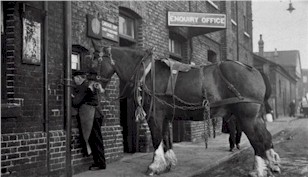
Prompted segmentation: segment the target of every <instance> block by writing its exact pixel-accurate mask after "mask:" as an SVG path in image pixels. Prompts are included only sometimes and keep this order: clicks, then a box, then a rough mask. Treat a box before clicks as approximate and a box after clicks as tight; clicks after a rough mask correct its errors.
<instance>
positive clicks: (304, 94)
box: [302, 69, 308, 99]
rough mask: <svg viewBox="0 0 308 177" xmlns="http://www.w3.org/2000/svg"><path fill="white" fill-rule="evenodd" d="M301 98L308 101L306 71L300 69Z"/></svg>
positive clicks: (307, 76) (307, 71)
mask: <svg viewBox="0 0 308 177" xmlns="http://www.w3.org/2000/svg"><path fill="white" fill-rule="evenodd" d="M302 82H303V87H302V89H303V92H302V93H303V97H307V99H308V69H302Z"/></svg>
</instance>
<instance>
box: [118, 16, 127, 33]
mask: <svg viewBox="0 0 308 177" xmlns="http://www.w3.org/2000/svg"><path fill="white" fill-rule="evenodd" d="M125 26H126V25H125V19H124V18H123V17H122V16H120V17H119V33H120V34H125V33H124V27H125Z"/></svg>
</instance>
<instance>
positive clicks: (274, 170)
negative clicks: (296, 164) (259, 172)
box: [271, 166, 281, 174]
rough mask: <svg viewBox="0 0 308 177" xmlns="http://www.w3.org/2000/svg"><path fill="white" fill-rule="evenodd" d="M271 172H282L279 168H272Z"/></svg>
mask: <svg viewBox="0 0 308 177" xmlns="http://www.w3.org/2000/svg"><path fill="white" fill-rule="evenodd" d="M271 170H272V172H274V173H279V174H280V173H281V170H280V168H279V166H273V167H272V168H271Z"/></svg>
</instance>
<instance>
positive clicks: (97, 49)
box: [91, 39, 101, 51]
mask: <svg viewBox="0 0 308 177" xmlns="http://www.w3.org/2000/svg"><path fill="white" fill-rule="evenodd" d="M91 41H92V44H93V47H94V50H95V51H100V48H101V47H100V45H99V44H97V42H96V41H95V40H93V39H91Z"/></svg>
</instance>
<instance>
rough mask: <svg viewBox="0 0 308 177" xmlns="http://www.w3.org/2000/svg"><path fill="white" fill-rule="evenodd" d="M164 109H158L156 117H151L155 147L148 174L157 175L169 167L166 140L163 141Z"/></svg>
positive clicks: (150, 126)
mask: <svg viewBox="0 0 308 177" xmlns="http://www.w3.org/2000/svg"><path fill="white" fill-rule="evenodd" d="M164 118H165V116H164V112H163V110H159V109H156V117H152V116H151V117H150V119H149V120H148V125H149V128H150V131H151V135H152V143H153V147H154V150H155V151H154V155H153V161H152V163H151V164H150V165H149V167H148V171H147V174H148V175H151V176H152V175H155V174H160V173H162V172H164V171H165V170H166V169H167V162H166V159H165V151H164V142H163V122H164Z"/></svg>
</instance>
